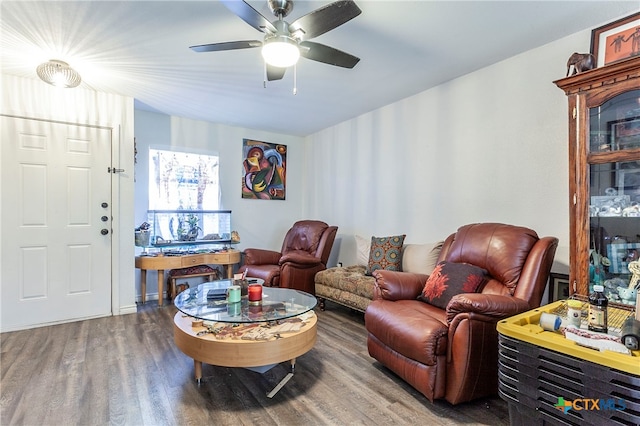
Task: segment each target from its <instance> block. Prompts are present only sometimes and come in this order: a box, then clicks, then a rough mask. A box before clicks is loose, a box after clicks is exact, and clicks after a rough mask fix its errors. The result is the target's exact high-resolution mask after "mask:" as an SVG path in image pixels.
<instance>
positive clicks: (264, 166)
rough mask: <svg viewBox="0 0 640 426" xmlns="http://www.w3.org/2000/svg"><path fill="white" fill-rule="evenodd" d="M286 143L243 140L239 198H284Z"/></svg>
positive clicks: (282, 199) (281, 199)
mask: <svg viewBox="0 0 640 426" xmlns="http://www.w3.org/2000/svg"><path fill="white" fill-rule="evenodd" d="M286 169H287V146H286V145H283V144H277V143H271V142H264V141H258V140H255V139H243V140H242V198H245V199H254V200H280V201H284V200H285V199H286V194H287V192H286Z"/></svg>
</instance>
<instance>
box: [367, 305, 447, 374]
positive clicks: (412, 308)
mask: <svg viewBox="0 0 640 426" xmlns="http://www.w3.org/2000/svg"><path fill="white" fill-rule="evenodd" d="M444 321H445V318H444V311H443V310H441V309H438V308H435V307H433V306H431V305H428V304H426V303H422V302H420V301H418V300H415V299H414V300H397V301H395V302H392V301H388V300H374V301H373V302H371V303H370V304H369V306H368V307H367V310H366V312H365V327H366V329H367V331H368V332H369V333H370V334H372V335H374V336H375V337H376V338H377V339H378V340H379V341H380V342H381V343H382V344H384V345H386V346H388V347H389V348H392V349H393V350H394V351H396V352H398V353H400V354H401V355H404V356H405V357H407V358H410V359H412V360H415V361H417V362H419V363H422V364H425V365H435V364H436V362H437V359H438V356H442V355H445V354H446V353H447V341H448V337H447V335H448V332H449V329H448V328H447V325H446V323H445V322H444Z"/></svg>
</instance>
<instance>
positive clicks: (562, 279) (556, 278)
mask: <svg viewBox="0 0 640 426" xmlns="http://www.w3.org/2000/svg"><path fill="white" fill-rule="evenodd" d="M570 288H571V284H570V282H569V275H567V274H558V273H556V272H551V273H550V274H549V298H548V303H553V302H556V301H558V300H565V299H568V298H569V296H571V291H570Z"/></svg>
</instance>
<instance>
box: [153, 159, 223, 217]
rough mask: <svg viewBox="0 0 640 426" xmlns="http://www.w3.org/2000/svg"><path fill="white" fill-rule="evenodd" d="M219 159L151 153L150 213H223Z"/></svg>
mask: <svg viewBox="0 0 640 426" xmlns="http://www.w3.org/2000/svg"><path fill="white" fill-rule="evenodd" d="M218 174H219V161H218V156H217V155H204V154H196V153H193V152H180V151H166V150H159V149H151V148H150V149H149V209H150V210H178V209H180V210H219V209H220V187H219V180H218Z"/></svg>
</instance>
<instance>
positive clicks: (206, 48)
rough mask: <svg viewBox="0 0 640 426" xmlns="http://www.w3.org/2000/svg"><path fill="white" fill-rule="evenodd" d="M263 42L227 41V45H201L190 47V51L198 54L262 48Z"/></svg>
mask: <svg viewBox="0 0 640 426" xmlns="http://www.w3.org/2000/svg"><path fill="white" fill-rule="evenodd" d="M260 46H262V42H261V41H258V40H243V41H227V42H225V43H211V44H201V45H199V46H189V49H191V50H194V51H196V52H219V51H221V50H236V49H250V48H252V47H260Z"/></svg>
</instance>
